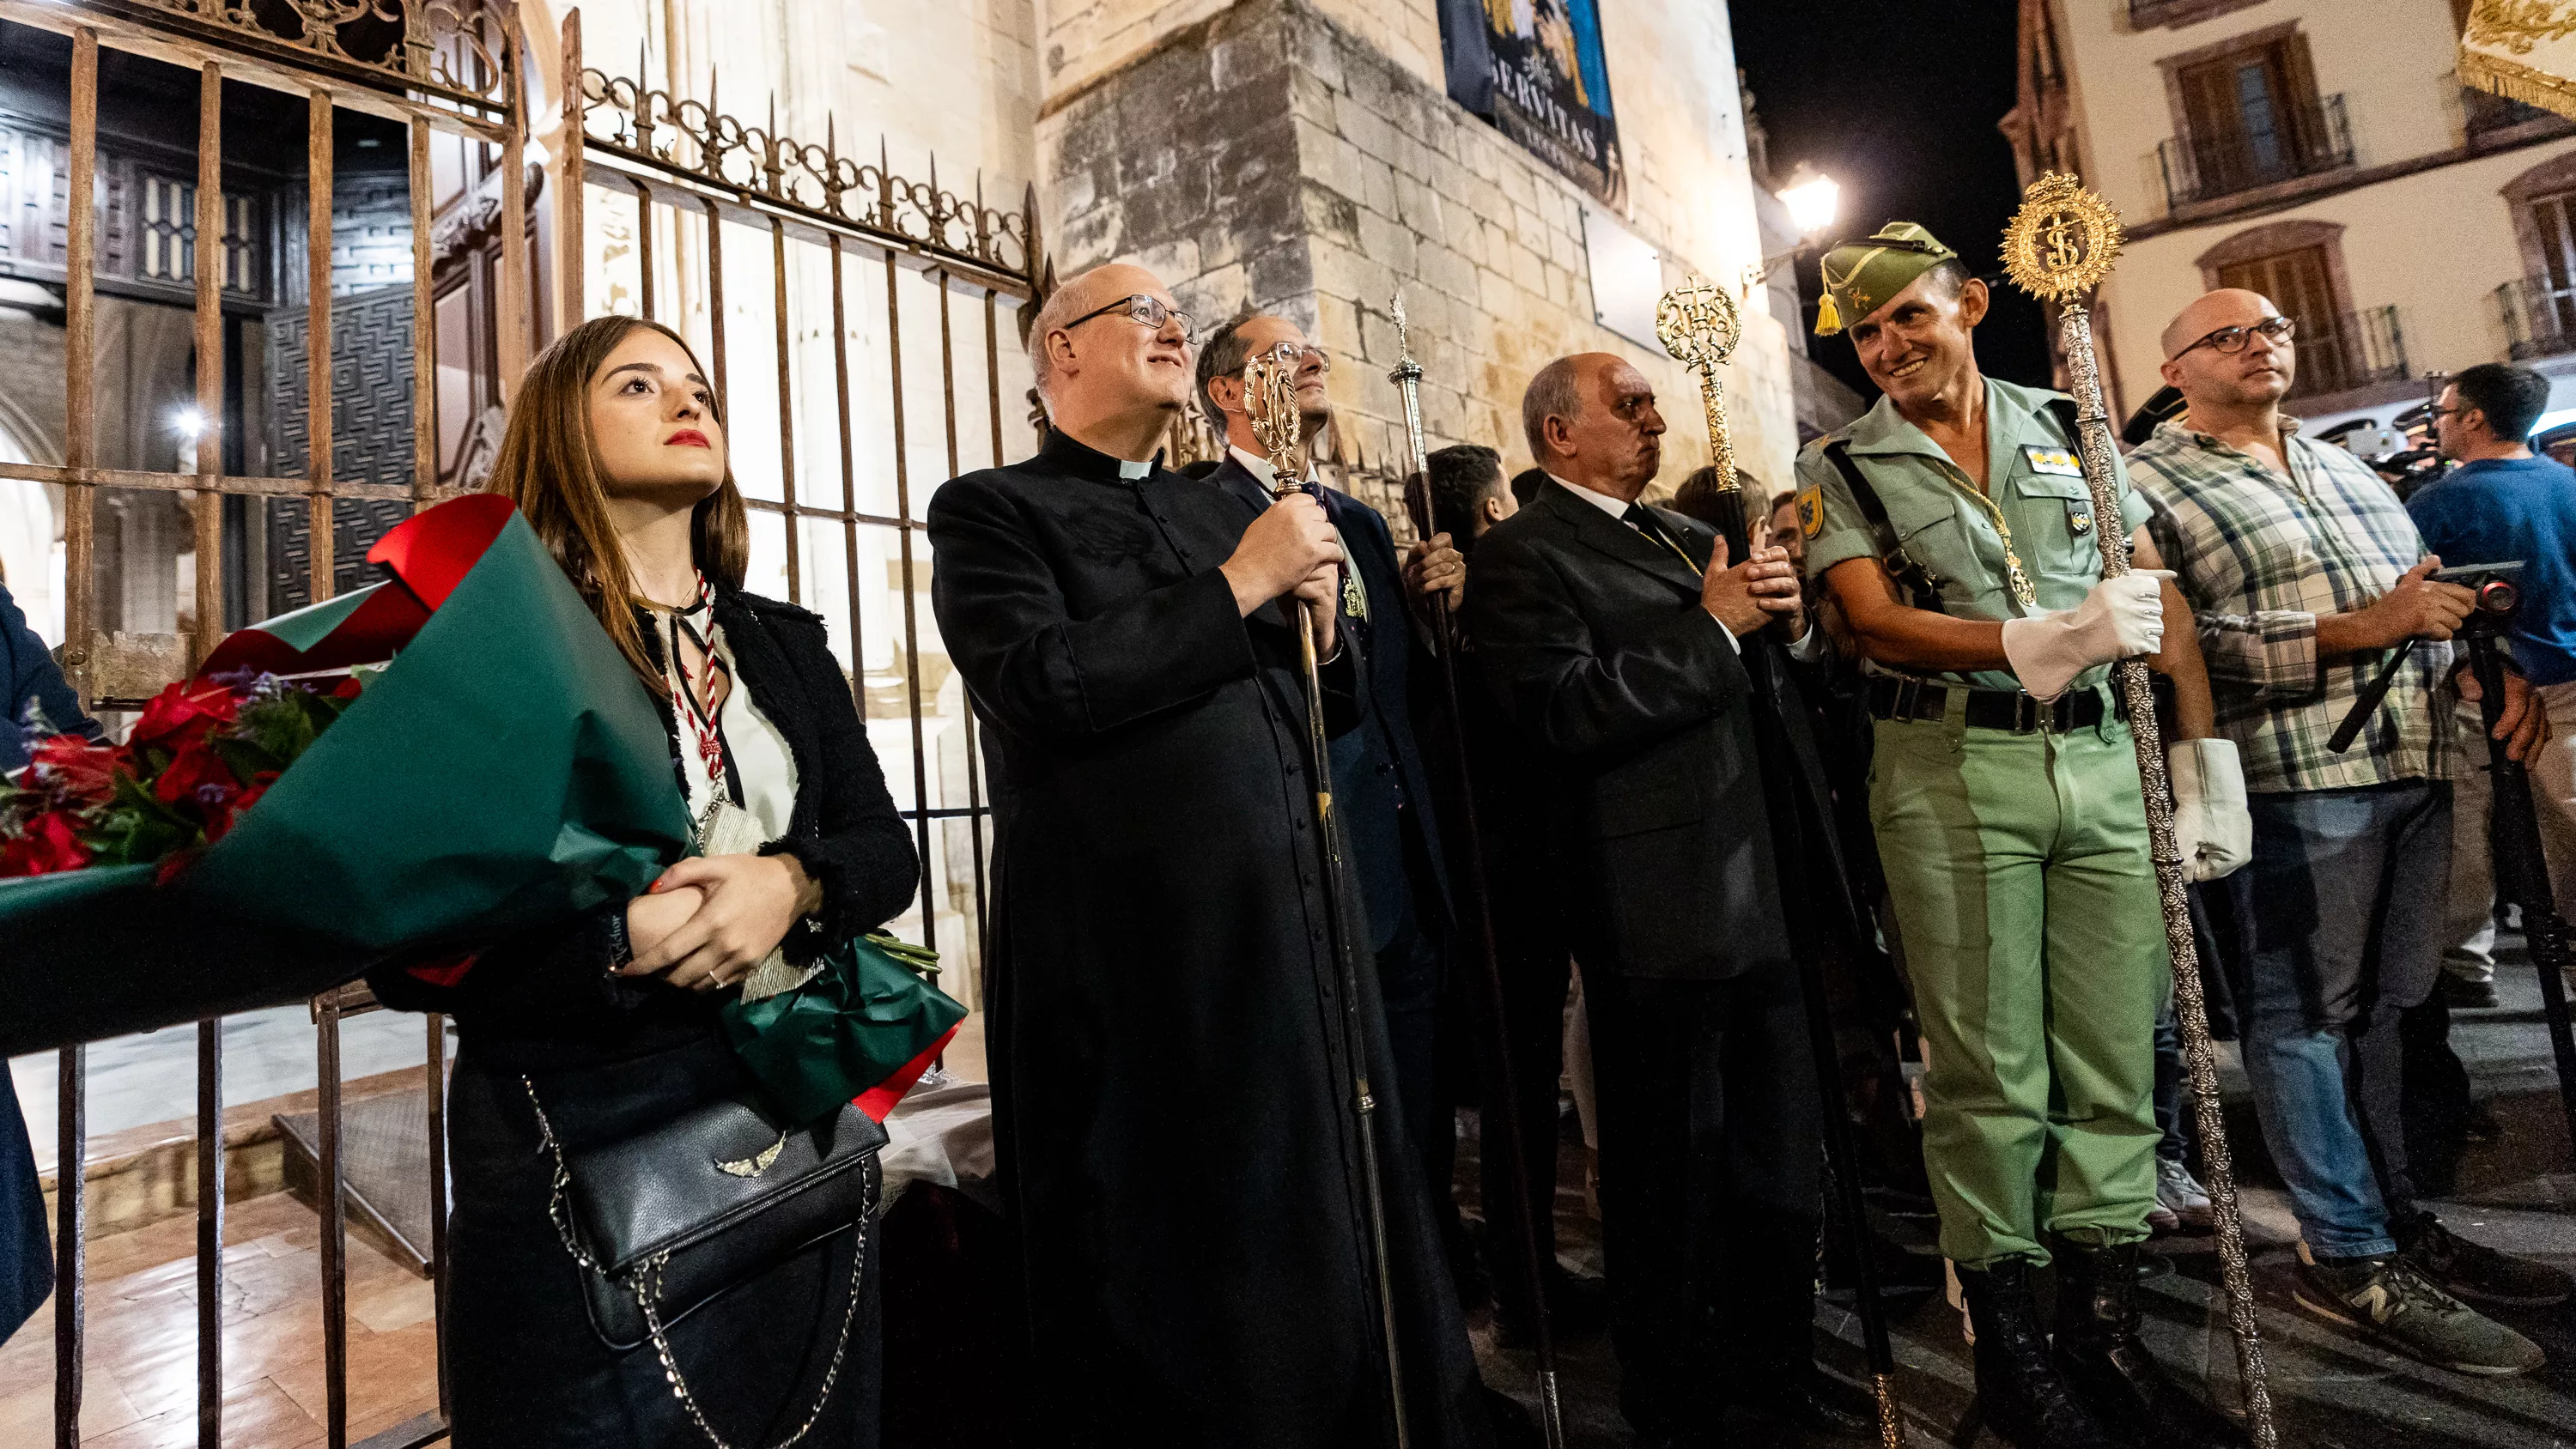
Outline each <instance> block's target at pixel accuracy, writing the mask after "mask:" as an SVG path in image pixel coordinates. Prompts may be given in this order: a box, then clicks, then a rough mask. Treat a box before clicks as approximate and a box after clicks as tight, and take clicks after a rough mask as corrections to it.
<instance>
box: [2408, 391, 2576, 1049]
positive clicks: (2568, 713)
mask: <svg viewBox="0 0 2576 1449" xmlns="http://www.w3.org/2000/svg"><path fill="white" fill-rule="evenodd" d="M2548 402H2549V379H2547V378H2545V377H2543V376H2541V375H2540V374H2539V373H2537V372H2534V371H2532V370H2531V369H2530V368H2527V367H2512V366H2508V365H2506V364H2503V363H2493V362H2488V363H2480V364H2478V365H2477V366H2475V367H2469V368H2463V369H2461V371H2460V372H2459V373H2458V375H2456V376H2454V377H2453V378H2452V379H2451V380H2450V382H2449V384H2448V385H2447V386H2445V387H2444V388H2443V389H2442V398H2441V401H2440V402H2439V403H2437V404H2435V408H2434V413H2433V422H2434V427H2435V430H2436V432H2437V433H2438V435H2439V437H2440V440H2441V445H2442V456H2444V457H2446V458H2456V459H2458V460H2459V461H2460V466H2459V467H2458V468H2456V469H2454V470H2453V471H2452V472H2451V473H2450V474H2449V475H2448V476H2447V477H2444V478H2443V479H2441V480H2440V481H2439V482H2436V483H2433V484H2431V485H2430V486H2428V487H2426V488H2424V489H2423V490H2421V491H2419V492H2418V493H2416V495H2415V496H2414V498H2413V499H2411V500H2409V501H2408V503H2407V505H2406V510H2407V512H2409V513H2411V514H2413V515H2414V517H2415V527H2416V529H2417V530H2418V531H2420V532H2421V533H2422V534H2423V535H2424V547H2425V548H2427V549H2428V550H2430V551H2432V552H2433V553H2435V554H2438V555H2440V557H2441V560H2442V562H2443V563H2444V564H2445V565H2447V566H2454V567H2456V566H2460V565H2465V564H2480V563H2505V562H2510V561H2512V560H2515V559H2520V560H2522V562H2523V569H2522V578H2521V580H2520V581H2519V582H2520V586H2521V593H2522V607H2521V608H2520V609H2519V610H2517V611H2516V612H2515V614H2514V617H2513V625H2512V633H2511V647H2512V651H2513V662H2514V664H2515V666H2516V667H2518V668H2519V669H2521V671H2522V674H2523V677H2524V678H2525V679H2528V680H2529V681H2531V686H2532V690H2533V692H2534V693H2535V694H2536V695H2538V696H2539V698H2540V701H2541V703H2542V705H2543V707H2544V708H2545V709H2546V710H2547V711H2548V714H2549V739H2548V741H2547V742H2546V743H2545V744H2543V745H2542V746H2541V747H2540V748H2539V749H2537V750H2535V751H2534V752H2533V753H2532V755H2531V757H2530V758H2529V759H2528V760H2526V761H2525V762H2524V764H2525V765H2526V767H2527V768H2528V769H2529V770H2530V773H2531V793H2532V796H2533V799H2534V801H2535V803H2537V805H2538V806H2539V814H2540V835H2541V843H2542V848H2543V849H2544V850H2545V851H2546V852H2547V853H2548V856H2549V875H2550V883H2551V887H2552V889H2553V890H2554V891H2555V892H2556V893H2557V896H2558V902H2559V908H2560V909H2561V910H2565V909H2569V908H2570V907H2571V906H2576V472H2571V471H2569V470H2568V469H2567V467H2566V466H2565V465H2563V464H2560V463H2557V462H2555V461H2553V460H2551V459H2548V458H2541V457H2535V456H2533V454H2532V451H2531V448H2530V447H2529V445H2528V440H2529V438H2530V436H2531V429H2532V425H2533V424H2534V423H2535V422H2537V421H2538V420H2539V418H2540V413H2541V409H2542V408H2544V407H2546V406H2547V405H2548ZM2460 718H2461V720H2462V721H2463V725H2462V728H2463V729H2464V731H2465V733H2463V734H2461V735H2460V736H2459V738H2460V739H2462V740H2464V741H2475V740H2477V739H2478V738H2479V736H2480V735H2481V734H2482V733H2483V729H2482V727H2481V726H2480V725H2479V723H2478V707H2477V705H2475V704H2474V703H2463V704H2462V706H2461V714H2460ZM2468 748H2469V752H2470V753H2469V758H2467V759H2466V760H2463V761H2462V765H2463V766H2464V768H2462V769H2461V770H2460V771H2459V772H2458V778H2457V779H2455V780H2454V781H2453V782H2452V789H2453V796H2452V801H2453V803H2452V836H2451V839H2452V849H2451V897H2450V899H2451V919H2450V922H2449V926H2448V929H2447V933H2446V939H2447V940H2448V941H2449V945H2448V946H2447V948H2446V949H2445V950H2444V952H2443V960H2442V966H2443V970H2444V972H2445V973H2446V979H2445V981H2444V983H2443V994H2444V996H2445V997H2446V998H2447V999H2448V1000H2449V1001H2450V1002H2451V1004H2452V1005H2454V1006H2461V1007H2472V1008H2475V1007H2488V1006H2493V1005H2495V1004H2496V996H2495V958H2494V957H2493V955H2491V954H2490V952H2491V950H2492V948H2493V946H2494V944H2495V924H2494V921H2493V918H2492V911H2493V908H2494V906H2493V903H2494V899H2495V886H2494V880H2493V863H2492V862H2491V861H2490V860H2489V858H2488V854H2487V777H2486V772H2485V770H2484V769H2483V768H2482V767H2483V766H2484V765H2485V763H2486V761H2485V758H2484V756H2483V754H2482V753H2480V751H2479V750H2478V748H2477V746H2476V745H2475V744H2474V743H2471V744H2470V745H2469V747H2468Z"/></svg>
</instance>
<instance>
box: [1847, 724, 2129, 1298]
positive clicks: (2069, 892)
mask: <svg viewBox="0 0 2576 1449" xmlns="http://www.w3.org/2000/svg"><path fill="white" fill-rule="evenodd" d="M1966 696H1967V691H1965V690H1960V689H1953V690H1951V691H1950V697H1949V713H1948V717H1947V718H1945V719H1941V720H1928V719H1927V720H1916V721H1897V720H1881V721H1879V723H1878V729H1877V737H1876V738H1877V752H1876V755H1875V758H1874V762H1873V765H1872V769H1871V774H1870V818H1871V820H1872V822H1873V823H1874V824H1875V825H1876V826H1877V829H1878V853H1879V858H1880V861H1881V862H1882V863H1883V864H1884V866H1885V868H1886V873H1887V886H1888V893H1889V895H1890V897H1891V898H1892V900H1893V902H1894V905H1895V908H1896V924H1897V932H1898V936H1899V939H1900V944H1901V946H1902V950H1903V956H1904V960H1905V970H1906V974H1907V976H1908V978H1909V979H1910V980H1911V982H1912V984H1913V988H1914V1000H1915V1008H1916V1011H1917V1013H1918V1015H1919V1016H1920V1017H1921V1021H1922V1030H1923V1041H1924V1055H1925V1056H1926V1057H1927V1058H1928V1059H1929V1060H1928V1063H1927V1071H1926V1075H1925V1079H1924V1099H1925V1114H1924V1119H1923V1156H1924V1162H1925V1166H1926V1167H1927V1168H1928V1169H1929V1170H1930V1172H1931V1177H1932V1192H1933V1197H1934V1200H1935V1202H1936V1203H1937V1204H1938V1205H1939V1208H1940V1212H1941V1252H1942V1255H1943V1256H1945V1257H1947V1258H1949V1259H1951V1260H1952V1261H1954V1262H1957V1263H1959V1264H1960V1265H1962V1266H1964V1267H1969V1268H1983V1267H1985V1266H1987V1265H1989V1264H1991V1263H1994V1262H1997V1261H1999V1260H2001V1259H2005V1258H2023V1259H2028V1260H2030V1261H2033V1262H2045V1261H2047V1258H2048V1251H2047V1249H2046V1248H2044V1247H2042V1246H2041V1239H2040V1234H2041V1232H2043V1231H2046V1232H2051V1233H2056V1234H2059V1235H2061V1236H2063V1237H2067V1238H2070V1239H2073V1240H2075V1241H2078V1242H2084V1243H2089V1244H2093V1245H2097V1246H2108V1245H2111V1244H2117V1243H2126V1242H2134V1241H2136V1240H2138V1239H2141V1238H2144V1237H2145V1236H2146V1235H2147V1210H2148V1209H2149V1208H2151V1207H2153V1206H2154V1205H2155V1200H2156V1167H2155V1153H2156V1142H2157V1137H2158V1133H2157V1129H2156V1120H2155V1108H2154V1103H2153V1090H2154V1085H2155V1025H2156V1014H2157V1012H2158V1011H2159V1010H2160V1008H2161V1005H2162V1003H2163V1001H2164V998H2165V993H2166V991H2167V989H2168V984H2169V980H2170V972H2171V969H2172V967H2171V958H2170V956H2169V955H2168V953H2167V951H2166V948H2165V936H2164V917H2163V909H2162V906H2161V904H2160V901H2159V897H2158V893H2157V889H2156V879H2155V868H2154V865H2153V863H2152V861H2150V859H2149V858H2148V853H2147V822H2146V814H2145V811H2144V808H2143V807H2142V805H2141V804H2140V798H2139V791H2138V764H2137V756H2136V755H2135V753H2134V749H2135V746H2134V745H2133V744H2132V743H2131V740H2130V735H2129V729H2128V726H2127V725H2126V724H2124V723H2122V722H2121V721H2120V720H2118V719H2117V718H2116V717H2114V718H2110V719H2106V720H2105V721H2104V723H2103V724H2102V725H2101V726H2100V727H2099V728H2098V729H2079V730H2075V731H2073V732H2071V733H2068V734H2062V735H2053V734H2049V733H2046V732H2044V731H2041V732H2034V733H2031V734H2015V733H2013V732H2012V731H2010V730H2000V729H1971V728H1968V727H1967V725H1966V723H1965V721H1964V720H1963V718H1962V711H1963V710H1964V708H1965V705H1966Z"/></svg>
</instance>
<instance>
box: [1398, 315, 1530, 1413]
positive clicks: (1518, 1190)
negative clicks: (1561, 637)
mask: <svg viewBox="0 0 2576 1449" xmlns="http://www.w3.org/2000/svg"><path fill="white" fill-rule="evenodd" d="M1390 310H1391V311H1392V312H1393V313H1394V316H1395V353H1396V358H1397V361H1396V364H1395V370H1394V371H1392V372H1390V373H1388V374H1387V376H1388V377H1389V378H1390V379H1392V380H1393V381H1394V383H1395V390H1396V391H1397V392H1398V393H1399V394H1401V395H1402V396H1403V398H1404V436H1405V441H1406V443H1407V444H1408V445H1409V446H1410V448H1411V452H1410V454H1409V455H1408V462H1409V466H1410V468H1411V470H1412V476H1410V477H1408V478H1407V479H1405V483H1404V511H1405V512H1406V513H1408V514H1411V515H1412V517H1413V536H1414V537H1416V538H1423V539H1427V538H1429V537H1431V536H1432V533H1433V532H1434V530H1435V526H1436V525H1435V523H1434V520H1433V516H1432V507H1431V455H1430V453H1429V452H1428V451H1426V450H1425V446H1424V442H1423V437H1422V364H1420V363H1418V362H1416V361H1414V360H1413V343H1412V339H1411V337H1410V336H1409V334H1408V333H1407V331H1406V329H1405V320H1404V294H1403V293H1402V292H1398V293H1396V294H1395V301H1394V302H1393V304H1392V305H1391V307H1390ZM1431 637H1432V638H1433V639H1434V640H1435V641H1437V643H1438V646H1439V659H1440V687H1441V690H1442V691H1443V693H1442V698H1444V699H1446V700H1447V701H1448V702H1449V756H1450V758H1451V759H1453V760H1455V761H1457V769H1458V781H1457V784H1458V800H1459V803H1460V810H1459V814H1460V820H1459V825H1460V826H1461V828H1462V829H1464V831H1465V832H1466V834H1465V836H1464V839H1465V840H1466V843H1467V909H1468V915H1469V921H1468V924H1469V925H1470V926H1472V927H1473V928H1474V930H1475V940H1476V951H1477V955H1478V958H1479V959H1480V960H1482V961H1483V962H1484V966H1485V972H1484V984H1485V1010H1486V1015H1487V1018H1488V1019H1489V1021H1490V1023H1491V1025H1492V1027H1493V1042H1492V1053H1493V1059H1492V1062H1491V1066H1492V1068H1493V1071H1494V1075H1495V1080H1496V1081H1497V1082H1499V1083H1500V1089H1499V1090H1498V1091H1496V1092H1495V1093H1494V1095H1495V1097H1496V1098H1498V1099H1499V1101H1500V1104H1501V1113H1500V1116H1501V1121H1500V1122H1499V1123H1497V1124H1496V1125H1498V1126H1499V1127H1500V1128H1501V1129H1502V1136H1503V1153H1502V1161H1501V1162H1500V1163H1498V1164H1496V1166H1497V1167H1499V1168H1500V1169H1501V1170H1502V1171H1503V1172H1504V1173H1505V1174H1507V1175H1508V1178H1509V1180H1510V1181H1511V1183H1512V1184H1513V1188H1512V1201H1514V1202H1515V1203H1517V1204H1519V1207H1518V1209H1517V1210H1516V1211H1515V1212H1514V1214H1513V1219H1514V1223H1515V1225H1516V1226H1517V1227H1518V1228H1519V1230H1520V1231H1519V1233H1518V1234H1517V1236H1518V1237H1519V1239H1520V1249H1521V1258H1522V1264H1523V1271H1524V1272H1526V1273H1527V1275H1528V1278H1529V1289H1530V1328H1531V1340H1532V1345H1533V1347H1535V1348H1536V1349H1537V1350H1538V1404H1539V1417H1540V1422H1541V1424H1542V1426H1543V1427H1544V1428H1545V1429H1546V1431H1547V1449H1565V1410H1564V1407H1563V1405H1562V1403H1561V1401H1560V1399H1559V1397H1558V1394H1557V1388H1556V1330H1555V1328H1554V1327H1553V1326H1552V1325H1551V1324H1550V1323H1549V1322H1548V1313H1547V1279H1546V1275H1545V1273H1544V1271H1543V1270H1544V1268H1545V1266H1546V1261H1545V1259H1544V1258H1543V1257H1542V1256H1541V1254H1540V1253H1539V1250H1538V1224H1537V1223H1536V1222H1535V1221H1534V1220H1533V1219H1532V1215H1531V1211H1530V1207H1529V1194H1528V1192H1527V1190H1526V1184H1527V1183H1528V1182H1529V1161H1528V1157H1529V1152H1528V1147H1527V1144H1526V1141H1525V1139H1523V1137H1522V1136H1521V1105H1520V1094H1519V1091H1518V1089H1517V1087H1516V1086H1515V1083H1516V1081H1517V1080H1518V1079H1517V1078H1515V1077H1514V1076H1513V1075H1512V1049H1511V1043H1510V1042H1509V1040H1507V1039H1506V1037H1505V1034H1504V1031H1503V971H1502V964H1501V962H1500V961H1499V960H1498V959H1497V958H1496V957H1495V955H1494V913H1493V904H1492V902H1493V897H1492V895H1491V894H1490V891H1489V888H1488V886H1487V884H1486V881H1485V840H1484V831H1483V828H1482V827H1481V826H1479V825H1478V824H1477V822H1476V791H1475V784H1474V782H1473V781H1472V780H1471V779H1470V778H1469V777H1468V774H1467V726H1466V720H1465V718H1464V717H1463V716H1461V715H1460V714H1459V712H1458V651H1457V648H1456V642H1457V637H1458V636H1457V633H1456V631H1455V630H1453V629H1452V628H1451V626H1450V620H1449V596H1448V595H1447V594H1445V593H1435V594H1433V595H1432V596H1431Z"/></svg>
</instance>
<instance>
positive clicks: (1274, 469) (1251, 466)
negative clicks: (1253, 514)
mask: <svg viewBox="0 0 2576 1449" xmlns="http://www.w3.org/2000/svg"><path fill="white" fill-rule="evenodd" d="M1226 451H1227V452H1229V453H1232V454H1233V455H1234V461H1236V462H1238V463H1241V464H1242V465H1243V471H1245V472H1247V473H1249V474H1251V475H1252V477H1253V481H1255V482H1257V483H1259V484H1260V485H1261V486H1262V487H1263V488H1264V489H1265V490H1266V489H1271V488H1276V487H1278V486H1279V465H1278V464H1276V463H1273V462H1271V461H1270V460H1269V459H1267V458H1265V457H1262V456H1261V455H1260V454H1259V453H1247V452H1245V451H1244V450H1243V449H1241V448H1233V447H1229V448H1227V449H1226ZM1314 477H1315V460H1314V459H1312V458H1308V459H1307V460H1306V478H1307V480H1308V481H1310V482H1311V481H1313V479H1314Z"/></svg>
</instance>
